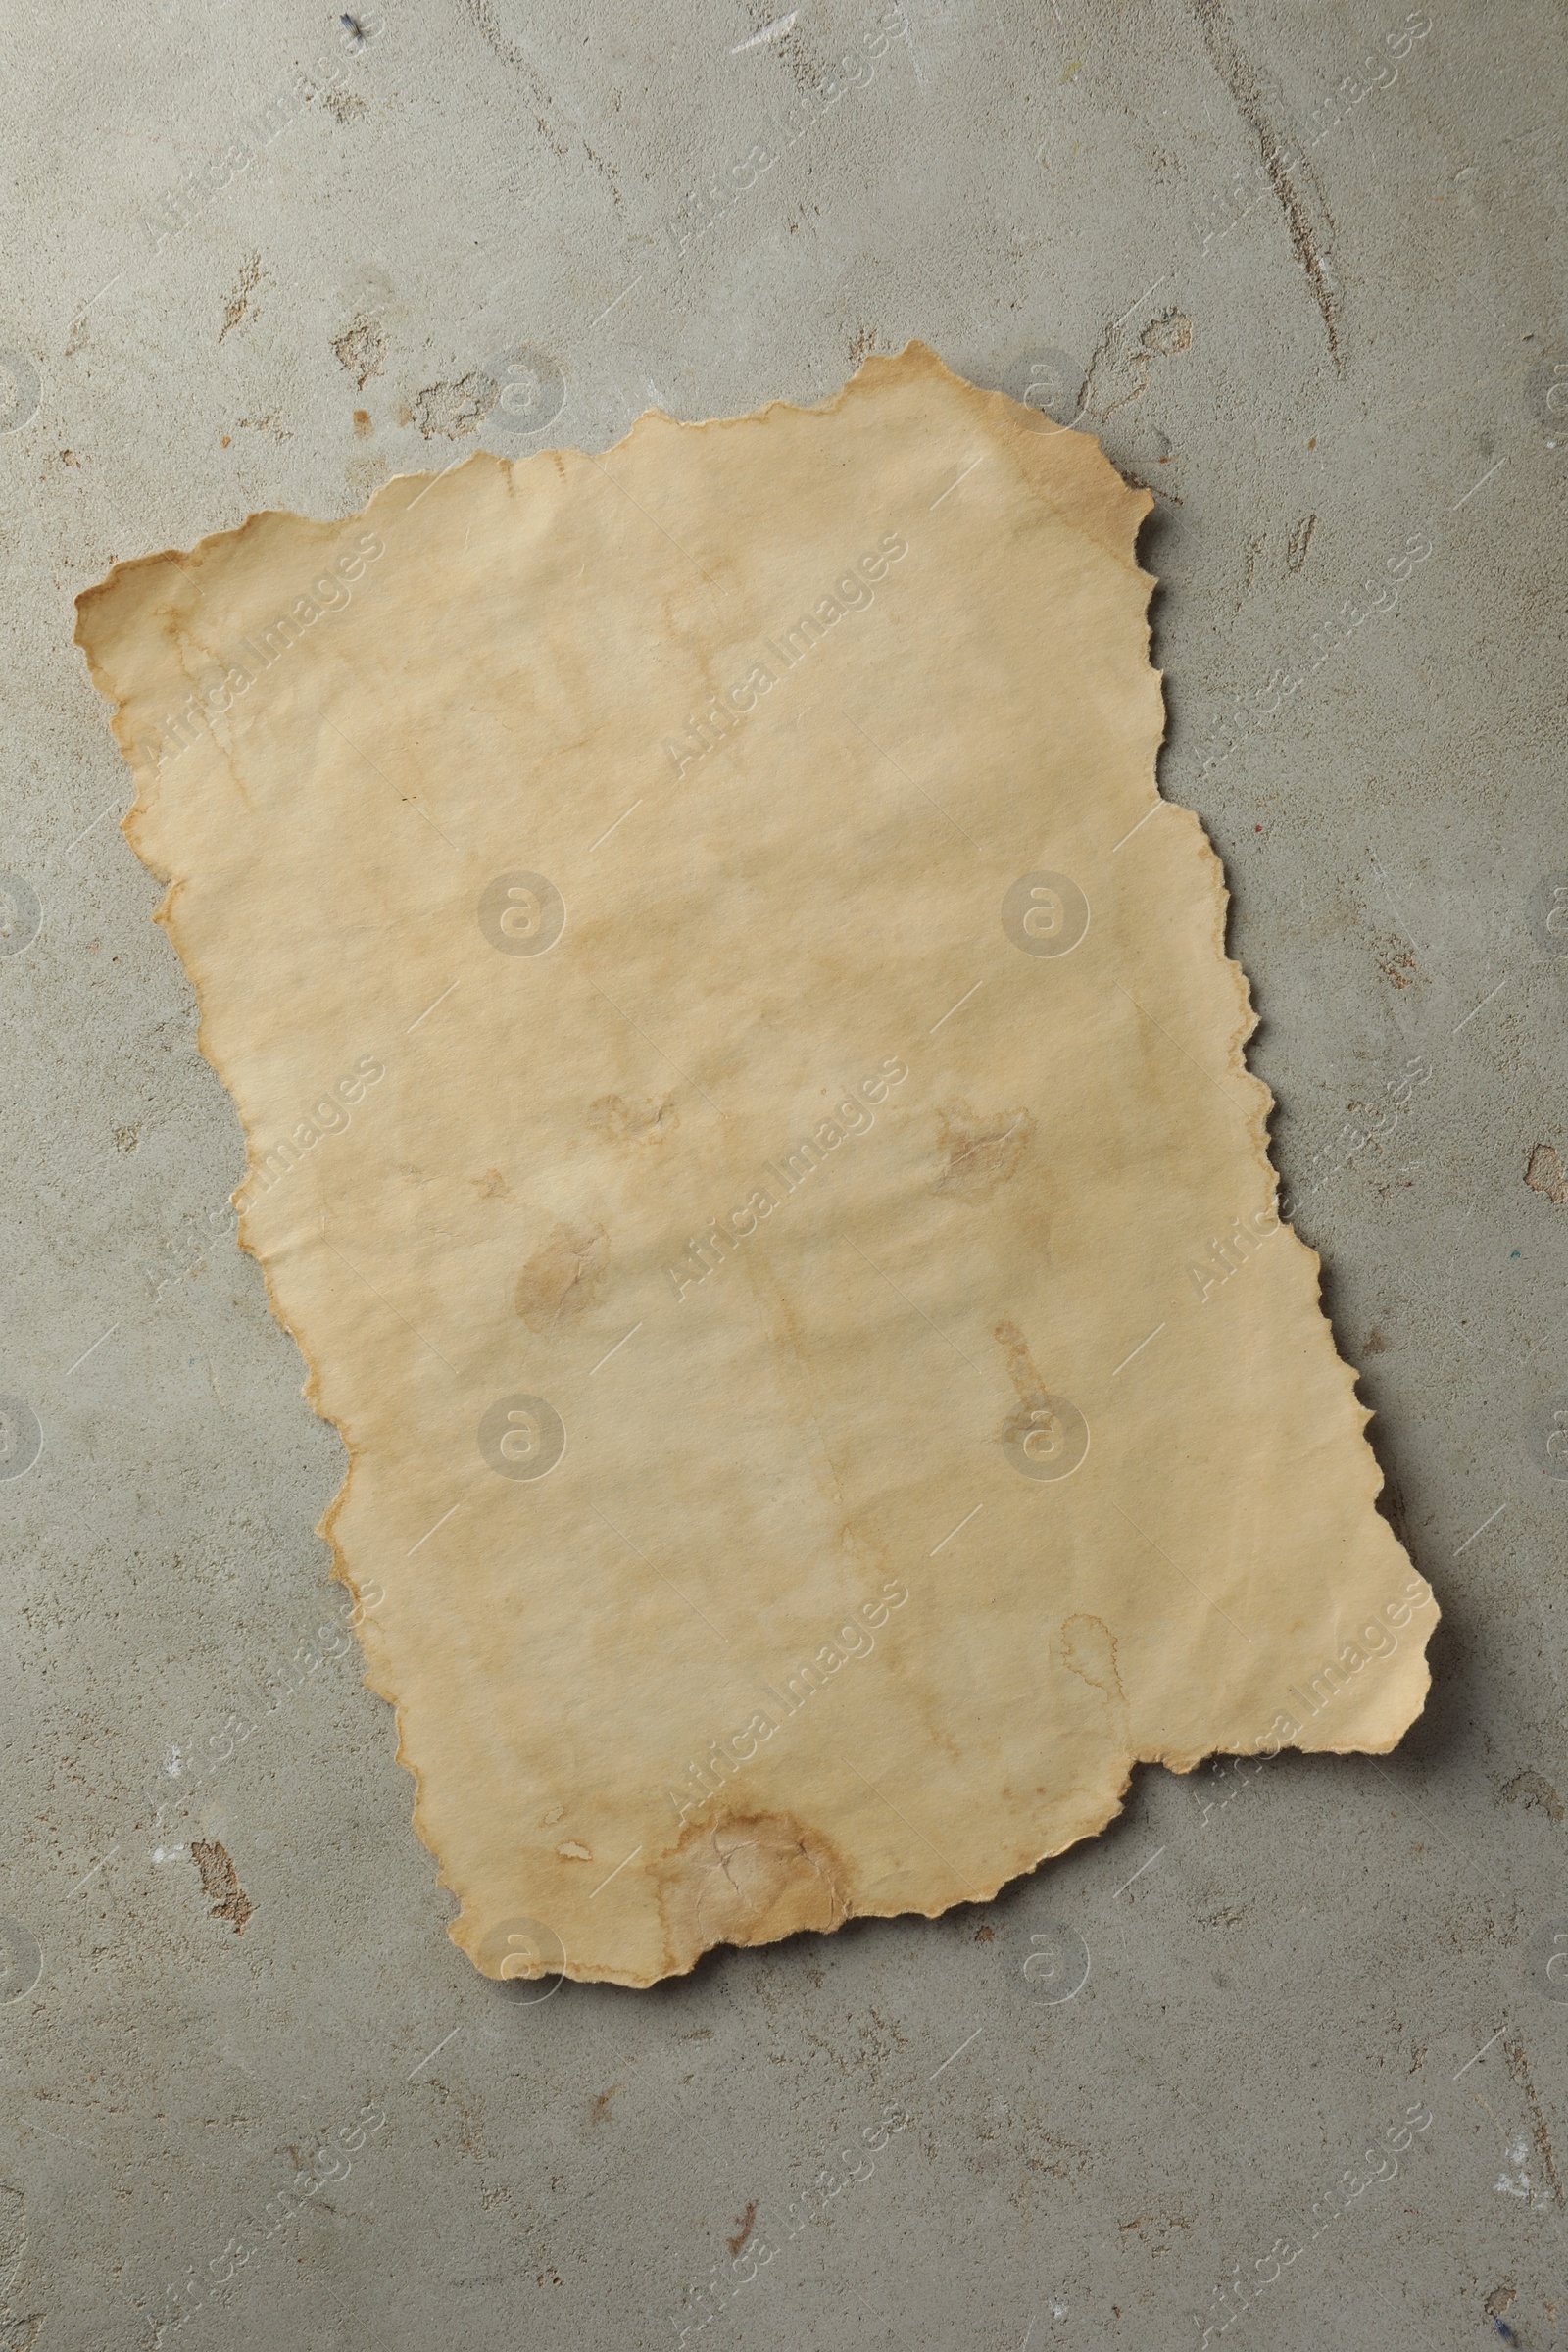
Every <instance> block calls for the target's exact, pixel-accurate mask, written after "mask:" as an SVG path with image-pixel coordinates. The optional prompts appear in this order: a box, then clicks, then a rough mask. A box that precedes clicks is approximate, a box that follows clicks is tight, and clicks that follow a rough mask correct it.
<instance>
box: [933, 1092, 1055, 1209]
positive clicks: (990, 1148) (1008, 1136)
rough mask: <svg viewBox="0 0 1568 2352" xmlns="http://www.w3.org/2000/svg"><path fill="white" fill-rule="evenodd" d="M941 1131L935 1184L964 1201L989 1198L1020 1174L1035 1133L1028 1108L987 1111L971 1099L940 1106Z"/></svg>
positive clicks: (938, 1189) (942, 1191)
mask: <svg viewBox="0 0 1568 2352" xmlns="http://www.w3.org/2000/svg"><path fill="white" fill-rule="evenodd" d="M937 1118H938V1120H939V1121H940V1123H941V1128H942V1133H941V1136H940V1138H939V1141H938V1150H939V1152H940V1153H941V1157H942V1165H941V1168H940V1170H939V1172H938V1174H937V1179H936V1187H935V1189H936V1190H937V1191H938V1192H939V1193H955V1194H956V1196H957V1198H958V1199H959V1200H960V1201H987V1200H989V1199H990V1197H991V1195H992V1194H993V1193H994V1192H995V1191H996V1190H997V1187H998V1186H999V1185H1003V1184H1005V1183H1006V1181H1007V1179H1008V1177H1009V1176H1015V1175H1016V1174H1017V1172H1018V1169H1019V1168H1020V1167H1021V1166H1022V1164H1023V1159H1024V1155H1025V1153H1026V1152H1028V1150H1029V1147H1030V1145H1031V1144H1032V1143H1033V1142H1034V1137H1035V1119H1034V1113H1033V1111H1029V1110H997V1111H991V1112H989V1113H987V1114H985V1115H982V1114H981V1113H980V1112H978V1111H974V1110H971V1109H970V1107H969V1105H968V1103H963V1102H957V1103H939V1104H938V1106H937Z"/></svg>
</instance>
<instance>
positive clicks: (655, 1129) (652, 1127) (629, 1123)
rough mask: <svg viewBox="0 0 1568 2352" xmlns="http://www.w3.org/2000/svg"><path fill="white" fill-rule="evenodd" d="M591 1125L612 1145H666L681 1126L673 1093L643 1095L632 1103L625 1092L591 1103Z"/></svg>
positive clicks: (589, 1107) (606, 1096)
mask: <svg viewBox="0 0 1568 2352" xmlns="http://www.w3.org/2000/svg"><path fill="white" fill-rule="evenodd" d="M588 1124H589V1126H590V1127H592V1128H593V1129H594V1131H595V1133H596V1134H599V1135H602V1136H603V1137H604V1138H605V1139H606V1141H607V1142H608V1143H612V1144H662V1142H663V1141H664V1139H665V1137H666V1136H670V1135H673V1134H674V1132H675V1130H676V1128H677V1127H678V1126H679V1125H680V1112H679V1110H678V1109H677V1108H676V1105H675V1098H674V1096H673V1095H660V1096H659V1097H657V1098H655V1097H653V1096H647V1095H645V1096H643V1097H642V1098H641V1099H640V1100H638V1101H637V1102H628V1101H627V1099H626V1097H625V1096H624V1095H601V1096H600V1097H599V1099H598V1101H597V1102H594V1103H589V1105H588Z"/></svg>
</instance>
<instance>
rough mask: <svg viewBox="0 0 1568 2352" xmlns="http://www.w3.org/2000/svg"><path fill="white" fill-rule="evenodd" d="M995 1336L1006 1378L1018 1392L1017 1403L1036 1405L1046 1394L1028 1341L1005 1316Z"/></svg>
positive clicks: (1044, 1385)
mask: <svg viewBox="0 0 1568 2352" xmlns="http://www.w3.org/2000/svg"><path fill="white" fill-rule="evenodd" d="M996 1336H997V1338H998V1340H999V1341H1000V1343H1001V1346H1002V1351H1003V1354H1004V1356H1005V1359H1006V1366H1007V1378H1008V1379H1009V1380H1010V1381H1011V1383H1012V1385H1013V1387H1014V1388H1015V1389H1016V1390H1017V1392H1018V1401H1019V1403H1020V1404H1038V1403H1039V1402H1040V1401H1041V1400H1042V1398H1043V1397H1045V1395H1046V1393H1047V1392H1046V1384H1045V1382H1044V1381H1043V1380H1042V1379H1041V1377H1040V1373H1039V1369H1038V1367H1037V1366H1036V1363H1035V1359H1034V1357H1033V1356H1032V1355H1031V1354H1030V1352H1029V1343H1028V1341H1027V1340H1026V1339H1025V1338H1024V1336H1023V1333H1022V1332H1021V1331H1020V1330H1019V1329H1018V1326H1017V1324H1016V1323H1012V1322H1009V1321H1008V1319H1007V1317H1006V1316H1005V1315H1004V1317H1003V1319H1002V1321H1001V1322H1000V1323H999V1324H998V1325H997V1327H996Z"/></svg>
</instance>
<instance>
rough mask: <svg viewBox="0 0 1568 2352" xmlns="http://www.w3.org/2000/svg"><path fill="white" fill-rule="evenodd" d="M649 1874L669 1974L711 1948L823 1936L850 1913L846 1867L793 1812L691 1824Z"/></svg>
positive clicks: (850, 1874)
mask: <svg viewBox="0 0 1568 2352" xmlns="http://www.w3.org/2000/svg"><path fill="white" fill-rule="evenodd" d="M656 1867H657V1872H658V1878H657V1891H658V1897H659V1908H660V1914H661V1917H662V1921H663V1925H664V1933H665V1938H666V1942H667V1944H668V1948H669V1954H670V1959H669V1965H670V1967H671V1968H679V1969H685V1968H689V1967H690V1966H691V1965H692V1962H693V1961H694V1960H695V1959H696V1957H697V1955H698V1954H699V1953H700V1952H705V1951H707V1950H708V1948H709V1946H710V1945H711V1944H715V1943H734V1944H753V1943H776V1942H777V1941H778V1939H779V1938H780V1937H781V1936H798V1935H799V1934H800V1933H801V1931H802V1930H803V1929H805V1928H813V1929H815V1930H816V1931H817V1933H818V1934H820V1935H827V1934H829V1933H831V1931H832V1930H833V1929H834V1928H837V1927H839V1926H841V1925H842V1924H843V1922H844V1921H845V1920H846V1919H848V1918H849V1916H850V1913H851V1911H852V1910H853V1909H854V1901H853V1887H854V1883H855V1874H854V1872H853V1871H852V1870H851V1868H850V1866H849V1864H848V1863H847V1862H846V1861H845V1859H844V1857H843V1855H842V1854H840V1853H839V1851H838V1849H837V1848H836V1847H835V1846H834V1845H832V1844H831V1843H830V1841H829V1840H828V1839H827V1838H824V1837H823V1836H822V1834H821V1832H820V1831H818V1830H812V1829H808V1828H807V1826H806V1824H805V1823H804V1822H801V1821H797V1820H796V1818H795V1816H794V1814H793V1813H726V1814H724V1815H722V1816H721V1817H720V1818H719V1819H718V1820H717V1821H710V1822H701V1823H698V1822H694V1823H692V1824H691V1826H690V1827H689V1828H688V1829H687V1831H686V1833H685V1835H684V1836H683V1837H682V1838H681V1841H680V1843H679V1845H677V1846H676V1847H675V1848H674V1850H673V1851H672V1852H671V1853H668V1854H665V1855H664V1856H663V1857H662V1860H661V1861H660V1862H659V1863H658V1865H657V1866H656Z"/></svg>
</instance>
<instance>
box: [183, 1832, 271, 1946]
mask: <svg viewBox="0 0 1568 2352" xmlns="http://www.w3.org/2000/svg"><path fill="white" fill-rule="evenodd" d="M190 1858H191V1860H192V1861H193V1862H194V1863H195V1865H196V1867H197V1869H198V1870H199V1871H200V1872H201V1874H202V1892H203V1894H207V1895H211V1896H212V1897H213V1898H214V1899H213V1907H212V1909H211V1910H210V1911H209V1913H208V1915H207V1916H208V1918H209V1919H226V1920H227V1921H228V1923H229V1925H230V1926H231V1927H232V1929H233V1931H234V1933H235V1935H236V1936H243V1935H244V1933H245V1922H246V1921H247V1920H248V1919H249V1918H250V1916H251V1913H252V1912H253V1911H254V1910H255V1908H256V1905H255V1904H254V1903H253V1902H252V1901H251V1898H250V1896H249V1895H248V1894H247V1893H246V1891H245V1889H244V1887H242V1886H241V1885H240V1883H239V1876H238V1873H237V1872H236V1870H235V1868H234V1865H233V1862H232V1860H231V1859H230V1857H229V1853H228V1849H227V1847H226V1846H222V1845H220V1844H219V1842H218V1840H217V1838H193V1839H192V1841H191V1849H190Z"/></svg>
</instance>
